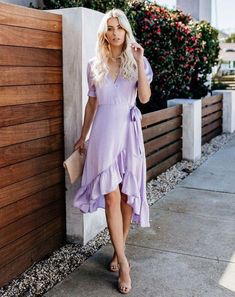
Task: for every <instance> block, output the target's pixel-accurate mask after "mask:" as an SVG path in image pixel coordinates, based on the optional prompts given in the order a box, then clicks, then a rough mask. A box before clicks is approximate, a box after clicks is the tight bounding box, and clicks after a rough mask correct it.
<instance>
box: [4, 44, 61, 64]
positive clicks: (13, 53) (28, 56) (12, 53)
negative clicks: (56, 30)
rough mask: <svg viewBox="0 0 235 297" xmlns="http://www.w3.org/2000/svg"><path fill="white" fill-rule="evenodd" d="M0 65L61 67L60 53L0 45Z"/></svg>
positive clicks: (59, 51) (58, 51) (57, 51)
mask: <svg viewBox="0 0 235 297" xmlns="http://www.w3.org/2000/svg"><path fill="white" fill-rule="evenodd" d="M0 65H1V66H31V67H32V66H34V67H38V66H40V67H43V66H47V67H49V66H54V67H62V51H61V50H52V49H44V48H42V49H41V48H40V49H38V48H31V47H16V46H7V45H0Z"/></svg>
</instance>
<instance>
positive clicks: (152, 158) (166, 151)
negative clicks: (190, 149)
mask: <svg viewBox="0 0 235 297" xmlns="http://www.w3.org/2000/svg"><path fill="white" fill-rule="evenodd" d="M181 150H182V140H178V141H176V142H174V143H173V144H170V145H168V146H166V147H164V148H162V149H160V150H159V151H157V152H155V153H153V154H152V155H149V156H148V157H147V158H146V163H147V169H149V168H151V167H153V166H156V165H157V164H159V163H161V162H162V161H163V160H164V159H166V158H168V157H169V156H171V155H173V154H175V153H177V152H180V151H181Z"/></svg>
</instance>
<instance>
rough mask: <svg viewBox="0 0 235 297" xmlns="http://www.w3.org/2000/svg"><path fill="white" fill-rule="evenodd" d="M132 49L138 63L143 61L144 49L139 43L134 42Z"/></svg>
mask: <svg viewBox="0 0 235 297" xmlns="http://www.w3.org/2000/svg"><path fill="white" fill-rule="evenodd" d="M131 49H132V54H133V56H134V58H135V60H136V62H139V61H141V59H143V55H144V49H143V47H142V46H141V45H140V44H139V43H137V42H132V43H131Z"/></svg>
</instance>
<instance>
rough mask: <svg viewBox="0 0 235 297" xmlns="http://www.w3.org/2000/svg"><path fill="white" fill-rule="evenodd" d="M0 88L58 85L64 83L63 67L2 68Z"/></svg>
mask: <svg viewBox="0 0 235 297" xmlns="http://www.w3.org/2000/svg"><path fill="white" fill-rule="evenodd" d="M0 72H1V76H0V86H15V85H17V86H20V85H37V84H38V85H41V84H58V83H62V82H63V78H62V69H61V67H21V66H0Z"/></svg>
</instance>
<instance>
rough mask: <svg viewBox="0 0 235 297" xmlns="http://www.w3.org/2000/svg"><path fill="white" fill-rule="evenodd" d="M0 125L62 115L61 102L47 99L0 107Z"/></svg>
mask: <svg viewBox="0 0 235 297" xmlns="http://www.w3.org/2000/svg"><path fill="white" fill-rule="evenodd" d="M0 113H1V117H0V127H6V126H12V125H17V124H23V123H27V122H34V121H40V120H45V119H50V118H56V117H62V116H63V102H62V101H61V100H58V101H48V102H40V103H33V104H22V105H13V106H4V107H0Z"/></svg>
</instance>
